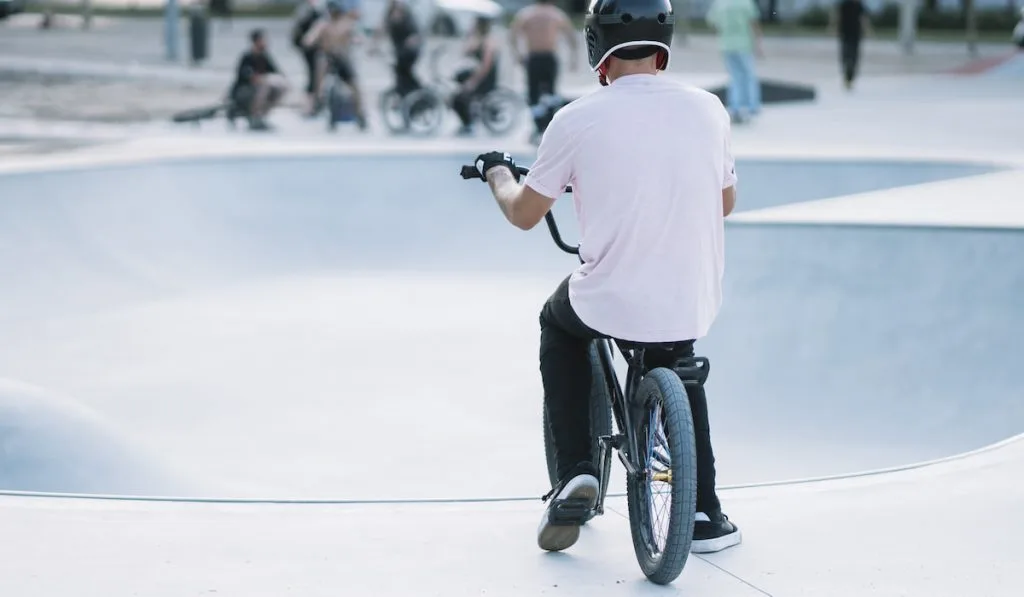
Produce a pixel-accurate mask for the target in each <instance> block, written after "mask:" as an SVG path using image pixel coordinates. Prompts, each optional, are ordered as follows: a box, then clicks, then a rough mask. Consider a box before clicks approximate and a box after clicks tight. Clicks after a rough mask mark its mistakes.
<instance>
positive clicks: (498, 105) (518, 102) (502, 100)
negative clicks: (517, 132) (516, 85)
mask: <svg viewBox="0 0 1024 597" xmlns="http://www.w3.org/2000/svg"><path fill="white" fill-rule="evenodd" d="M480 101H481V104H480V121H481V122H483V125H484V127H485V128H486V129H487V130H488V131H489V132H490V133H491V134H492V135H504V134H506V133H508V132H509V131H511V130H512V129H514V128H515V127H516V125H517V124H519V119H520V117H521V116H522V112H523V111H525V109H526V107H525V105H524V103H523V99H522V98H521V97H519V95H518V94H517V93H515V92H514V91H512V90H510V89H504V88H501V87H499V88H497V89H495V90H494V91H491V92H490V93H488V94H487V95H486V96H484V97H483V99H481V100H480ZM496 111H502V113H503V114H507V115H508V116H507V118H505V119H501V118H498V117H494V116H493V113H495V112H496Z"/></svg>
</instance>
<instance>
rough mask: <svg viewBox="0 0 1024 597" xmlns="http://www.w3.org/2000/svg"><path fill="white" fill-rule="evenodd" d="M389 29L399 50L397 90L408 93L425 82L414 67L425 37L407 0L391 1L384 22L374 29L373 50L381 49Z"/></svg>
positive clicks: (396, 55)
mask: <svg viewBox="0 0 1024 597" xmlns="http://www.w3.org/2000/svg"><path fill="white" fill-rule="evenodd" d="M385 32H387V35H388V37H390V38H391V45H392V46H393V48H394V52H395V91H397V92H398V95H400V96H403V97H404V96H406V95H408V94H409V93H411V92H413V91H416V90H417V89H419V88H420V87H422V85H421V84H420V82H419V79H417V78H416V73H415V72H414V71H413V69H414V68H415V67H416V61H417V60H419V57H420V51H421V50H422V48H423V36H422V35H421V34H420V28H419V26H418V25H417V24H416V16H415V15H413V14H412V10H411V9H410V8H409V5H408V4H406V2H405V0H390V1H389V2H388V6H387V8H386V9H385V10H384V22H383V23H381V26H380V27H379V28H377V29H376V30H375V31H374V34H373V44H374V45H373V47H372V48H371V51H372V52H376V51H377V47H378V46H377V43H378V41H379V39H380V38H381V37H382V36H383V35H384V33H385Z"/></svg>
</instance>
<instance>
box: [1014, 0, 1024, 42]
mask: <svg viewBox="0 0 1024 597" xmlns="http://www.w3.org/2000/svg"><path fill="white" fill-rule="evenodd" d="M1013 43H1015V44H1017V47H1018V48H1020V49H1021V50H1024V8H1021V9H1020V20H1019V21H1017V26H1016V27H1014V28H1013Z"/></svg>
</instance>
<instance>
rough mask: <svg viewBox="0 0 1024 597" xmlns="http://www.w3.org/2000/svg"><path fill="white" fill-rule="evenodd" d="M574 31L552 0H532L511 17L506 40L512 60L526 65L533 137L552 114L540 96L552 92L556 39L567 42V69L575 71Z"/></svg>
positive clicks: (556, 65) (576, 62) (567, 18)
mask: <svg viewBox="0 0 1024 597" xmlns="http://www.w3.org/2000/svg"><path fill="white" fill-rule="evenodd" d="M576 35H577V33H576V29H575V27H573V24H572V20H570V19H569V15H567V14H565V12H564V11H563V10H562V9H561V8H559V7H557V6H555V4H554V0H536V3H535V4H531V5H529V6H524V7H523V8H521V9H520V10H519V12H517V13H516V16H515V18H514V19H513V20H512V25H511V27H510V28H509V42H510V43H511V45H512V56H513V57H514V58H515V61H516V63H518V64H522V65H523V66H524V67H525V69H526V90H527V91H526V95H527V103H528V104H529V105H530V111H531V112H532V113H533V122H534V127H535V128H536V130H535V133H534V136H533V138H534V140H535V141H536V140H537V139H539V137H540V136H541V135H542V134H543V133H544V129H545V128H547V125H548V123H549V122H551V117H552V116H553V115H554V114H553V113H552V111H551V109H550V108H549V106H548V104H547V103H546V102H543V103H542V102H541V98H543V97H545V96H554V95H556V93H555V89H556V85H557V81H558V56H557V54H556V53H555V50H556V49H557V47H558V40H559V39H560V38H562V37H564V38H565V40H566V41H567V42H568V44H569V69H570V70H572V71H575V70H576V68H577V65H578V55H577V53H576ZM520 41H525V42H526V44H525V45H526V56H525V57H524V56H523V53H522V52H521V51H520Z"/></svg>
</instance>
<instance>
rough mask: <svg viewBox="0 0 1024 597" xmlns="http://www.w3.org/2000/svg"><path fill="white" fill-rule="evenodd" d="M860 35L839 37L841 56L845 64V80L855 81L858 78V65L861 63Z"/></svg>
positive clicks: (848, 81)
mask: <svg viewBox="0 0 1024 597" xmlns="http://www.w3.org/2000/svg"><path fill="white" fill-rule="evenodd" d="M860 39H861V38H860V36H859V35H858V36H841V37H840V38H839V56H840V61H841V62H842V65H843V80H844V81H846V82H847V83H853V80H854V79H856V78H857V65H858V63H860Z"/></svg>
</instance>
